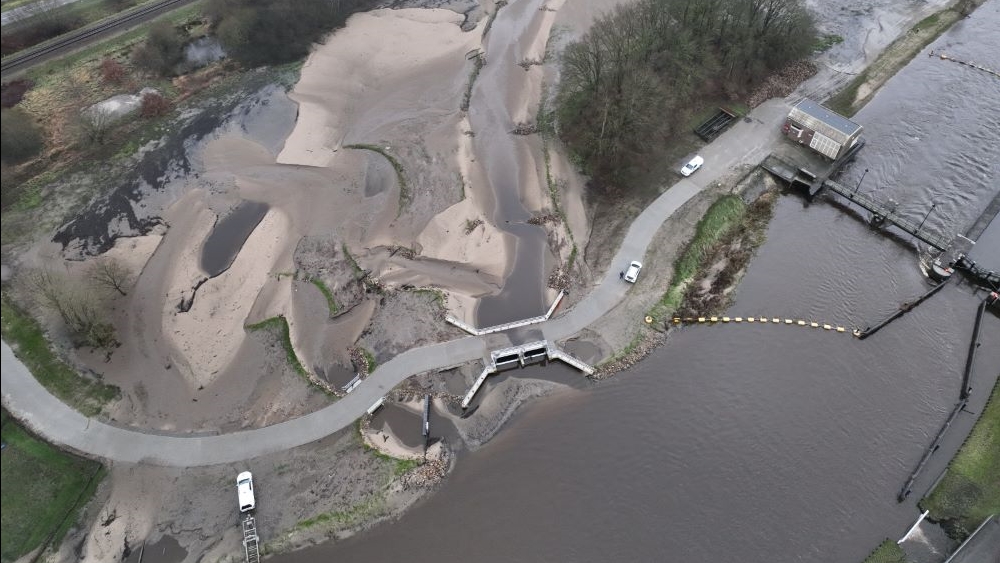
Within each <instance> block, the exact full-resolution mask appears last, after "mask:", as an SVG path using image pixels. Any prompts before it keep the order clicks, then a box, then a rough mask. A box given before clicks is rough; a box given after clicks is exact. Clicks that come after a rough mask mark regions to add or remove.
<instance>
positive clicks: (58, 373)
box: [0, 293, 121, 455]
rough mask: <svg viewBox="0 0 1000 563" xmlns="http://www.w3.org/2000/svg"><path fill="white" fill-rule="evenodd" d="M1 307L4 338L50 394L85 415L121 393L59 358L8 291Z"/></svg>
mask: <svg viewBox="0 0 1000 563" xmlns="http://www.w3.org/2000/svg"><path fill="white" fill-rule="evenodd" d="M0 307H2V322H0V326H2V329H3V330H2V332H3V338H4V340H6V341H7V343H8V344H10V346H11V348H13V349H14V353H15V354H16V355H17V357H18V358H19V359H20V360H21V361H22V362H24V365H25V366H27V367H28V369H29V370H30V371H31V373H32V374H33V375H34V376H35V379H37V380H38V382H39V383H41V384H42V386H44V387H45V388H46V389H48V390H49V392H50V393H52V394H53V395H55V396H56V397H58V398H59V399H60V400H61V401H63V402H64V403H66V404H68V405H70V406H72V407H73V408H75V409H77V410H78V411H80V412H81V413H83V414H84V415H86V416H95V415H97V414H100V412H101V411H102V410H103V409H104V406H105V405H107V404H108V403H109V402H111V401H114V400H116V399H117V398H118V397H119V396H120V393H121V390H120V389H118V388H117V387H115V386H114V385H108V384H106V383H102V382H100V381H96V380H93V379H90V378H86V377H83V376H81V375H80V374H79V373H77V372H76V370H74V369H73V368H71V367H70V366H69V365H67V364H66V363H65V362H63V361H62V360H61V359H59V357H58V356H56V354H55V353H54V352H53V351H52V348H51V347H49V342H48V340H46V338H45V333H44V332H42V327H41V326H39V324H38V323H37V322H36V321H35V319H33V318H31V316H29V315H28V314H27V313H26V312H24V311H22V310H21V309H19V308H18V307H16V306H15V305H14V304H13V303H12V302H11V301H10V299H9V297H8V296H7V294H6V293H4V294H3V295H2V297H0ZM5 455H6V454H5Z"/></svg>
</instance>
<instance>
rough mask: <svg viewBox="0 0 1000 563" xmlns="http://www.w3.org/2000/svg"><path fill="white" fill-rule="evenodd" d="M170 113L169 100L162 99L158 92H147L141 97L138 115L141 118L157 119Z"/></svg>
mask: <svg viewBox="0 0 1000 563" xmlns="http://www.w3.org/2000/svg"><path fill="white" fill-rule="evenodd" d="M168 111H170V100H168V99H166V98H165V97H163V94H160V93H159V92H149V93H148V94H143V96H142V107H141V108H140V109H139V115H141V116H142V117H147V118H149V117H159V116H161V115H166V113H167V112H168Z"/></svg>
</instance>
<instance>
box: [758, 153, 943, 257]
mask: <svg viewBox="0 0 1000 563" xmlns="http://www.w3.org/2000/svg"><path fill="white" fill-rule="evenodd" d="M760 166H761V168H763V169H764V170H767V171H768V172H770V173H771V174H774V175H775V176H777V177H779V178H781V179H783V180H785V181H786V182H788V184H789V185H790V186H792V185H794V184H801V185H803V186H804V187H811V186H812V184H813V183H814V181H815V180H816V175H815V174H812V173H811V172H809V171H808V170H803V169H800V168H799V167H798V166H796V165H794V164H792V163H790V162H788V161H786V160H784V159H782V158H781V157H778V156H775V155H773V154H772V155H769V156H768V157H767V158H765V159H764V162H762V163H761V164H760ZM822 187H824V188H827V189H829V190H830V191H832V192H834V193H836V194H837V195H839V196H841V197H843V198H845V199H847V200H848V201H849V202H851V203H853V204H855V205H857V206H858V207H861V208H862V209H867V210H868V211H870V212H871V213H872V215H873V216H874V219H875V222H876V223H892V224H893V225H895V226H896V227H898V228H899V229H900V230H902V231H905V232H907V233H909V234H911V235H913V237H914V238H916V239H917V240H919V241H921V242H923V243H925V244H927V245H928V246H931V247H933V248H936V249H938V250H941V251H944V250H945V249H947V248H948V247H949V246H950V245H951V241H952V239H951V238H948V237H943V236H941V235H939V234H937V233H933V232H930V231H928V230H927V229H924V228H923V226H922V225H920V224H918V223H917V222H914V221H911V220H910V219H907V218H905V217H901V216H900V215H898V214H897V213H896V210H895V207H894V206H891V205H889V204H887V203H885V202H882V201H879V200H877V199H875V198H873V197H871V196H869V195H867V194H863V193H858V191H857V190H856V189H850V188H848V187H846V186H843V185H841V184H838V183H837V182H834V181H833V180H824V181H823V182H822ZM810 192H812V190H810Z"/></svg>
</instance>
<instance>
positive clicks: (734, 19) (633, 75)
mask: <svg viewBox="0 0 1000 563" xmlns="http://www.w3.org/2000/svg"><path fill="white" fill-rule="evenodd" d="M815 38H816V31H815V26H814V23H813V20H812V18H811V16H810V14H809V13H808V12H807V11H806V10H805V8H804V6H803V5H802V4H801V3H800V0H638V1H636V2H632V3H629V4H625V5H620V6H618V7H616V8H615V9H614V10H612V11H611V12H610V13H608V14H606V15H605V16H603V17H602V18H600V19H598V20H597V21H596V22H595V23H594V25H593V27H591V29H590V30H589V31H588V32H587V33H586V34H585V35H584V36H583V37H581V38H580V39H579V40H578V41H576V42H574V43H571V44H570V45H568V46H567V48H566V50H565V52H564V53H563V59H562V79H561V86H560V92H559V95H558V98H557V105H556V112H557V115H556V117H557V126H558V132H559V135H560V137H561V138H562V139H563V140H564V141H565V142H566V144H567V145H568V146H569V147H570V149H571V150H572V151H573V152H574V154H575V155H576V156H577V157H579V159H580V160H581V162H582V164H583V167H584V170H585V171H586V172H587V173H588V174H590V175H591V177H592V178H593V179H594V180H595V181H596V182H597V183H598V185H601V186H605V187H607V186H612V185H615V184H616V183H618V182H620V181H621V180H622V179H623V177H624V175H625V174H627V171H628V170H629V169H630V168H633V167H636V166H642V159H643V156H644V155H645V154H646V153H647V152H648V150H647V147H649V145H650V144H651V143H663V142H664V141H665V139H666V137H667V136H669V135H671V134H674V133H676V132H677V131H678V129H679V126H681V125H682V124H684V123H685V122H686V119H687V118H688V114H689V111H690V109H691V108H693V107H695V106H697V105H698V102H699V100H701V99H706V98H719V97H721V96H723V95H736V94H740V93H745V92H747V91H749V90H750V89H751V88H752V87H753V86H754V85H755V83H757V82H759V81H761V80H763V79H764V78H765V77H766V75H767V74H768V73H769V72H771V71H773V70H775V69H778V68H780V67H782V66H783V65H785V64H787V63H789V62H791V61H794V60H798V59H800V58H802V57H804V56H807V55H808V54H809V53H810V51H811V49H812V46H813V44H814V42H815Z"/></svg>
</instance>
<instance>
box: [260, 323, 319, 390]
mask: <svg viewBox="0 0 1000 563" xmlns="http://www.w3.org/2000/svg"><path fill="white" fill-rule="evenodd" d="M246 329H247V330H249V331H252V332H254V331H259V330H267V331H271V332H273V333H275V334H277V336H278V339H279V340H281V347H282V348H284V349H285V358H286V359H287V360H288V365H290V366H292V369H294V370H295V373H297V374H299V375H301V376H302V377H305V378H306V379H309V372H307V371H306V368H305V367H304V366H303V365H302V362H300V361H299V356H298V354H296V353H295V348H294V347H293V346H292V335H291V332H290V331H289V328H288V319H286V318H285V317H283V316H281V315H278V316H277V317H271V318H269V319H264V320H262V321H260V322H259V323H254V324H251V325H247V326H246Z"/></svg>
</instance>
